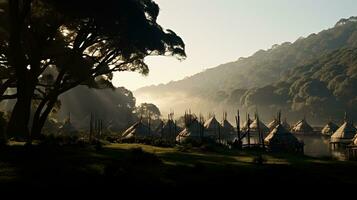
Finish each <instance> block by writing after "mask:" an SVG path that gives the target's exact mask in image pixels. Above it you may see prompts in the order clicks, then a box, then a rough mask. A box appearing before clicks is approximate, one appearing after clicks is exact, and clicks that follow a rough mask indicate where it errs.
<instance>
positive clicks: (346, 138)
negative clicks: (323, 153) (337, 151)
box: [331, 120, 357, 143]
mask: <svg viewBox="0 0 357 200" xmlns="http://www.w3.org/2000/svg"><path fill="white" fill-rule="evenodd" d="M356 132H357V130H356V128H355V127H354V126H353V124H352V123H351V122H349V121H348V120H346V121H345V123H343V124H342V126H341V127H340V128H338V129H337V131H336V132H335V133H334V134H333V135H332V136H331V142H340V143H351V142H352V140H353V138H354V137H355V135H356Z"/></svg>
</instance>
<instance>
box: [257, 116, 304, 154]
mask: <svg viewBox="0 0 357 200" xmlns="http://www.w3.org/2000/svg"><path fill="white" fill-rule="evenodd" d="M264 143H265V145H266V146H267V147H268V149H269V150H271V151H288V152H296V153H303V149H304V145H303V143H301V142H300V141H299V140H298V139H297V138H296V137H295V136H294V135H293V134H292V133H291V132H289V131H288V130H287V129H285V128H284V126H283V125H282V124H280V123H279V124H278V125H277V126H276V127H275V128H274V129H273V130H272V131H271V132H270V133H269V135H268V136H267V137H266V138H265V139H264Z"/></svg>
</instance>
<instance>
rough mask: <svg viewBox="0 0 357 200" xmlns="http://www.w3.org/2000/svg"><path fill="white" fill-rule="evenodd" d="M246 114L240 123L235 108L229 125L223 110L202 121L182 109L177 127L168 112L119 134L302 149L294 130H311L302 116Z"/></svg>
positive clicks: (297, 132) (133, 136)
mask: <svg viewBox="0 0 357 200" xmlns="http://www.w3.org/2000/svg"><path fill="white" fill-rule="evenodd" d="M246 118H247V119H246V121H245V122H244V123H242V126H241V123H240V116H239V112H238V114H237V116H236V117H235V119H236V124H235V126H233V125H232V124H231V123H230V122H229V121H228V120H227V113H224V114H223V119H222V120H221V121H220V122H219V121H218V120H217V118H216V117H215V115H211V116H210V117H209V118H208V120H206V121H205V120H203V117H202V116H200V117H196V116H195V115H194V114H191V113H185V115H184V126H183V127H178V126H177V125H176V122H175V121H174V119H173V117H172V115H171V117H169V118H168V120H167V121H166V122H163V123H162V124H161V125H160V126H159V127H157V128H155V129H153V130H151V128H150V127H148V126H147V125H145V124H144V123H143V121H142V120H140V121H138V122H137V123H135V124H134V125H132V126H131V127H129V128H128V129H127V130H126V131H124V132H123V134H122V135H121V138H122V139H130V138H161V139H165V140H169V141H172V142H176V143H186V142H193V141H195V142H202V141H215V142H217V143H221V144H222V143H223V144H229V143H238V144H241V146H242V147H246V146H248V147H251V146H259V147H263V148H268V149H270V150H272V151H275V150H277V151H278V150H279V151H280V150H284V151H293V152H303V146H304V144H303V143H302V142H301V141H299V140H298V139H297V138H296V136H295V134H312V133H314V130H313V128H312V127H311V126H310V125H309V124H308V122H307V121H306V119H302V120H300V121H299V122H297V123H296V124H295V125H294V126H290V125H289V124H288V122H287V121H286V119H285V120H281V113H280V112H279V113H278V115H277V117H275V119H274V120H273V121H272V122H270V123H269V124H268V125H265V124H264V123H263V122H262V121H261V120H260V119H259V116H258V114H255V116H254V118H253V119H251V118H250V117H249V115H247V116H246Z"/></svg>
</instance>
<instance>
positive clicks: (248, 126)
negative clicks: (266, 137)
mask: <svg viewBox="0 0 357 200" xmlns="http://www.w3.org/2000/svg"><path fill="white" fill-rule="evenodd" d="M247 135H248V147H250V117H249V114H248V119H247Z"/></svg>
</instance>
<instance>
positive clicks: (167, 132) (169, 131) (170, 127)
mask: <svg viewBox="0 0 357 200" xmlns="http://www.w3.org/2000/svg"><path fill="white" fill-rule="evenodd" d="M177 131H178V127H177V126H176V124H175V122H174V121H173V120H172V119H169V120H167V122H166V123H164V122H162V124H161V125H160V126H159V127H158V128H157V130H156V132H157V133H160V134H161V137H162V138H166V139H175V138H176V136H177V133H178V132H177Z"/></svg>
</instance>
